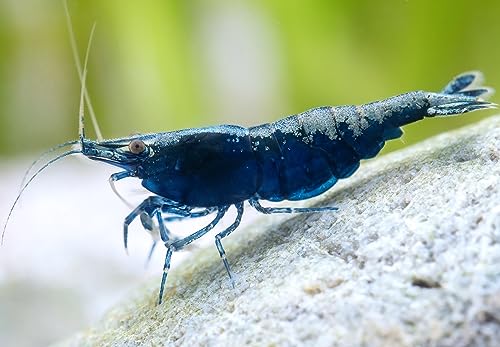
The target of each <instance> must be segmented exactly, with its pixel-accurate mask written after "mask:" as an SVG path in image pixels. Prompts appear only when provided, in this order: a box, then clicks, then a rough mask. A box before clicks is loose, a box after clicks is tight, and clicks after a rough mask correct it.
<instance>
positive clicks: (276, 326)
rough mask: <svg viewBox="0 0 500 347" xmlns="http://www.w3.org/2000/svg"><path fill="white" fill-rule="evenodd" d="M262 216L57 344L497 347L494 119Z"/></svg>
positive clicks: (498, 166) (499, 222)
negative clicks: (332, 209) (286, 210)
mask: <svg viewBox="0 0 500 347" xmlns="http://www.w3.org/2000/svg"><path fill="white" fill-rule="evenodd" d="M314 203H315V204H316V205H335V206H338V207H339V211H338V212H336V213H323V214H312V215H298V216H293V217H290V216H289V217H280V216H262V217H259V218H258V219H257V220H256V221H255V222H254V223H253V224H252V225H251V226H250V227H247V228H241V229H239V230H237V232H235V233H234V234H232V235H231V236H230V237H229V238H228V239H227V240H225V242H224V244H225V245H226V251H227V254H228V259H229V261H230V263H231V265H232V268H233V271H234V272H236V273H237V286H236V289H234V290H233V289H231V288H230V286H229V283H228V279H227V277H226V274H225V271H224V269H223V266H222V263H221V261H220V259H219V257H218V254H217V252H216V250H215V247H209V248H206V249H202V250H198V251H195V252H193V254H191V257H190V259H188V260H187V261H186V262H184V263H183V264H182V265H181V266H179V267H177V268H174V269H173V271H171V275H170V277H169V281H168V284H167V290H166V295H165V298H164V304H162V305H161V306H158V305H157V304H156V300H157V290H158V285H159V283H158V282H159V278H154V279H152V280H151V282H150V283H148V284H147V285H144V287H143V288H141V289H139V290H138V291H137V293H135V294H132V295H131V296H130V298H129V300H128V301H126V302H123V303H122V304H120V305H119V306H117V307H116V308H114V309H112V310H111V311H110V312H109V313H108V314H107V315H106V316H105V317H103V319H102V320H101V321H100V322H99V323H98V324H96V325H95V326H94V327H92V328H90V329H88V330H87V331H85V332H82V333H80V334H78V335H77V336H75V337H73V338H71V339H70V340H68V341H65V342H63V343H61V344H60V345H61V346H74V345H78V346H80V345H81V346H164V345H165V346H181V345H182V346H237V345H251V346H297V345H311V346H312V345H314V346H454V347H457V346H498V343H499V341H500V117H498V116H497V117H493V118H489V119H486V120H484V121H482V122H480V123H477V124H475V125H473V126H471V127H468V128H464V129H462V130H459V131H454V132H450V133H447V134H442V135H440V136H437V137H435V138H432V139H430V140H427V141H425V142H423V143H421V144H418V145H417V146H413V147H411V148H408V149H406V150H404V151H400V152H397V153H392V154H390V155H387V156H383V157H380V158H378V159H376V160H373V161H371V162H368V163H366V164H364V165H363V166H362V167H361V169H360V170H359V171H358V173H356V174H355V175H354V176H353V177H352V178H350V179H348V180H345V182H341V183H339V184H338V185H337V186H335V187H334V189H332V190H330V191H329V192H328V193H326V194H324V195H323V196H322V197H320V198H319V199H317V200H315V202H314Z"/></svg>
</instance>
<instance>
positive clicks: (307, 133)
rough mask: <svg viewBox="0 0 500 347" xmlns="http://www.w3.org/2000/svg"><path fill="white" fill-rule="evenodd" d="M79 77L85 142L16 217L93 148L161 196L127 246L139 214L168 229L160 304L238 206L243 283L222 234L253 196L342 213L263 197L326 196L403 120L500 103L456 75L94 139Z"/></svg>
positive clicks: (256, 201)
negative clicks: (185, 253) (191, 228)
mask: <svg viewBox="0 0 500 347" xmlns="http://www.w3.org/2000/svg"><path fill="white" fill-rule="evenodd" d="M89 45H90V42H89ZM87 57H88V51H87ZM87 57H86V61H87ZM86 61H85V66H86ZM79 75H80V78H81V81H82V89H81V95H80V130H79V133H80V136H79V140H76V141H72V142H68V143H66V144H63V145H59V146H57V147H54V149H51V150H49V151H48V152H46V153H51V152H52V151H53V150H55V149H59V148H61V147H64V146H67V145H73V146H74V145H77V146H79V148H77V149H72V150H69V151H67V152H65V153H63V154H61V155H59V156H57V157H56V158H54V159H52V160H50V161H48V162H47V163H46V164H45V165H43V166H42V167H41V168H40V169H39V170H38V171H36V172H35V174H33V175H32V176H31V177H30V179H29V180H27V182H26V184H24V185H23V187H22V189H21V191H20V193H19V195H18V197H17V198H16V200H15V202H14V204H13V206H12V208H11V210H10V213H9V218H10V215H11V213H12V210H13V209H14V206H15V205H16V203H17V201H18V199H19V197H20V195H21V194H22V192H23V191H24V190H25V188H26V187H27V186H28V185H29V184H30V183H31V181H32V180H33V179H34V178H35V176H36V175H38V174H39V173H40V172H41V171H42V170H44V169H45V168H47V167H48V166H49V165H51V164H52V163H53V162H55V161H57V160H59V159H61V158H64V157H66V156H68V155H72V154H83V155H84V156H86V157H87V158H89V159H92V160H96V161H101V162H104V163H107V164H110V165H113V166H116V167H119V168H120V169H121V170H122V171H119V172H117V173H115V174H113V175H111V177H110V183H111V186H112V188H113V190H114V191H115V192H116V190H115V189H114V182H116V181H119V180H122V179H125V178H137V179H140V180H141V183H142V186H143V187H144V188H146V189H147V190H148V191H150V192H151V193H152V195H151V196H149V197H148V198H146V199H145V200H144V201H143V202H142V203H141V204H140V205H139V206H137V207H136V208H134V209H133V211H132V212H131V213H130V214H129V215H128V216H127V217H126V218H125V221H124V224H123V238H124V246H125V249H127V236H128V227H129V225H130V224H131V223H132V222H133V221H134V220H135V219H136V218H137V217H140V220H141V222H142V225H143V227H144V228H145V229H146V230H147V231H148V232H153V231H154V230H156V229H157V230H158V232H159V236H160V239H161V241H162V242H163V244H164V245H165V247H166V256H165V261H164V265H163V274H162V278H161V284H160V291H159V303H160V304H161V302H162V298H163V292H164V288H165V283H166V280H167V275H168V271H169V269H170V261H171V257H172V254H173V253H174V252H175V251H179V250H181V249H183V248H184V247H186V246H187V245H189V244H190V243H192V242H193V241H195V240H197V239H199V238H200V237H202V236H203V235H205V234H206V233H207V232H209V231H210V230H212V229H213V228H214V227H215V226H216V225H217V224H218V223H219V221H220V220H221V219H222V218H223V217H224V215H225V214H226V212H227V211H228V209H229V208H230V207H231V206H234V207H235V208H236V210H237V216H236V219H235V220H234V222H233V223H232V224H231V225H230V226H229V227H227V228H226V229H224V230H223V231H221V232H219V233H218V234H217V235H216V236H215V245H216V247H217V250H218V252H219V255H220V257H221V259H222V262H223V264H224V267H225V269H226V272H227V273H228V275H229V279H230V281H231V284H232V285H233V286H234V278H233V274H232V271H231V269H230V266H229V262H228V261H227V258H226V254H225V251H224V247H223V245H222V240H223V239H224V238H225V237H227V236H228V235H229V234H231V233H232V232H233V231H234V230H235V229H236V228H237V227H238V225H239V224H240V221H241V218H242V216H243V211H244V208H243V207H244V202H246V201H248V202H249V204H250V205H251V206H252V207H253V208H255V209H256V210H257V211H259V212H261V213H264V214H273V213H311V212H325V211H334V210H337V208H336V207H329V206H327V207H316V208H309V207H308V208H292V207H264V206H262V205H261V201H263V200H264V201H271V202H278V201H283V200H290V201H299V200H306V199H309V198H312V197H315V196H318V195H320V194H322V193H323V192H325V191H327V190H328V189H330V188H331V187H332V186H333V185H335V183H336V182H337V181H338V180H339V179H343V178H347V177H349V176H351V175H352V174H353V173H354V172H355V171H356V170H357V169H358V167H359V163H360V160H362V159H369V158H373V157H374V156H376V155H377V154H378V153H379V152H380V150H381V149H382V147H383V146H384V144H385V142H386V141H388V140H391V139H396V138H399V137H400V136H401V135H402V134H403V132H402V130H401V127H402V126H404V125H406V124H410V123H413V122H416V121H418V120H421V119H423V118H425V117H435V116H448V115H457V114H462V113H467V112H471V111H476V110H480V109H487V108H493V107H495V106H496V105H495V104H493V103H490V102H487V101H484V99H482V98H481V97H483V98H484V97H486V96H488V95H489V94H491V93H492V92H493V89H491V88H487V87H482V86H480V81H481V77H482V75H481V73H479V72H467V73H464V74H461V75H459V76H457V77H455V78H454V79H453V80H452V81H451V82H450V83H449V84H448V85H446V87H445V88H444V89H443V90H442V91H441V92H438V93H433V92H425V91H414V92H409V93H404V94H401V95H398V96H394V97H391V98H388V99H385V100H381V101H375V102H372V103H368V104H365V105H359V106H355V105H347V106H336V107H332V106H323V107H317V108H313V109H310V110H308V111H305V112H303V113H300V114H297V115H292V116H289V117H286V118H283V119H281V120H278V121H276V122H273V123H267V124H262V125H258V126H254V127H250V128H244V127H241V126H237V125H219V126H212V127H206V128H195V129H185V130H179V131H170V132H163V133H152V134H145V135H134V136H130V137H124V138H118V139H113V140H98V141H94V140H90V139H88V138H87V137H86V136H85V132H84V124H83V116H84V115H83V113H84V112H83V108H84V99H85V98H87V99H88V97H87V96H86V88H85V75H86V67H84V70H83V72H81V71H80V69H79ZM88 103H89V102H88V100H87V104H88ZM212 214H215V217H214V218H213V220H212V221H211V222H210V223H209V224H208V225H206V226H205V227H204V228H202V229H200V230H198V231H196V232H194V233H192V234H190V235H189V236H187V237H183V238H177V237H173V236H172V234H171V233H170V231H169V230H168V229H167V227H166V225H165V224H166V223H167V222H169V221H171V220H174V219H185V218H197V217H202V216H207V215H212ZM7 220H8V219H7ZM6 225H7V223H6V224H5V227H6ZM5 227H4V232H5ZM155 245H156V243H154V244H153V248H152V249H151V251H152V250H153V249H154V246H155ZM150 255H151V252H150Z"/></svg>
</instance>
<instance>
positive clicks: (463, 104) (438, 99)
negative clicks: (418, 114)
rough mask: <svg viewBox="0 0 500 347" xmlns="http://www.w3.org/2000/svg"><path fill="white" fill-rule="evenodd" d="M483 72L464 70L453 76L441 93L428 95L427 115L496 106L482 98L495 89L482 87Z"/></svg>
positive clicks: (464, 111) (449, 113) (448, 113)
mask: <svg viewBox="0 0 500 347" xmlns="http://www.w3.org/2000/svg"><path fill="white" fill-rule="evenodd" d="M482 82H483V74H482V73H481V72H479V71H471V72H465V73H463V74H461V75H458V76H457V77H455V78H454V79H453V80H452V81H451V82H450V83H448V84H447V85H446V87H445V88H444V89H443V91H442V92H441V93H431V94H430V95H429V102H430V106H431V107H429V109H428V110H427V116H431V117H433V116H439V115H452V114H460V113H466V112H471V111H476V110H481V109H484V108H496V107H497V105H496V104H494V103H491V102H488V101H485V100H484V99H486V98H488V97H489V96H491V95H492V94H493V93H494V92H495V90H494V89H493V88H490V87H483V86H482V85H481V84H482Z"/></svg>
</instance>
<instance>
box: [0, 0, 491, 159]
mask: <svg viewBox="0 0 500 347" xmlns="http://www.w3.org/2000/svg"><path fill="white" fill-rule="evenodd" d="M68 5H69V10H70V13H71V16H72V18H73V21H74V27H75V28H74V30H75V33H76V37H77V41H78V46H79V50H80V55H82V56H83V54H84V50H85V47H86V44H87V39H88V35H89V31H90V28H91V26H92V24H93V22H94V21H96V22H97V31H96V35H95V40H94V44H93V47H92V50H91V59H90V64H89V72H88V82H87V84H88V89H89V92H90V95H91V98H92V101H93V103H94V106H95V109H96V114H97V117H98V120H99V123H100V125H101V127H102V130H103V133H104V136H105V138H113V137H120V136H126V135H129V134H131V133H135V132H141V133H145V132H160V131H167V130H174V129H178V128H186V127H198V126H206V125H213V124H217V123H233V124H242V125H246V126H248V125H254V124H258V123H262V122H269V121H273V120H276V119H278V118H281V117H283V116H285V115H288V114H292V113H298V112H301V111H304V110H306V109H308V108H311V107H314V106H320V105H337V104H350V103H365V102H369V101H372V100H376V99H380V98H385V97H388V96H391V95H395V94H399V93H402V92H405V91H409V90H415V89H426V90H431V91H434V90H439V89H441V88H442V87H443V86H444V85H445V84H446V83H447V82H448V81H449V80H450V79H451V78H452V77H453V76H454V75H456V74H458V73H461V72H463V71H467V70H472V69H477V70H481V71H483V72H484V74H485V76H486V77H487V85H490V86H493V87H495V86H497V87H498V86H500V69H499V68H498V64H499V62H500V46H499V44H498V38H499V37H500V24H499V20H498V15H499V14H500V1H498V0H489V1H487V0H486V1H481V2H477V3H472V2H470V1H433V0H418V1H416V0H414V1H411V0H409V1H401V0H400V1H392V0H386V1H327V0H323V1H293V0H292V1H290V0H289V1H284V0H283V1H263V0H260V1H230V0H212V1H210V0H208V1H207V0H203V1H200V0H197V1H195V0H192V1H167V0H163V1H159V0H158V1H138V0H127V1H123V0H121V1H118V0H106V1H102V0H92V1H89V0H85V1H83V0H81V1H76V0H68ZM0 47H1V51H0V81H1V83H0V135H1V136H0V155H2V156H13V155H19V154H23V153H31V152H33V151H41V150H43V149H46V148H48V147H51V146H53V145H54V144H57V143H61V142H64V141H66V140H68V139H75V138H76V136H77V124H78V120H77V113H78V103H79V81H78V76H77V73H76V69H75V66H74V62H73V58H72V55H71V49H70V44H69V35H68V32H67V29H66V24H65V16H64V10H63V5H62V1H48V0H46V1H42V0H23V1H17V0H2V1H1V2H0ZM494 100H495V97H494ZM494 112H495V111H485V112H479V113H474V114H472V115H466V116H463V117H456V118H453V119H441V120H438V119H434V120H427V121H425V122H420V123H419V124H414V125H411V126H408V127H406V128H405V132H406V135H405V136H404V143H403V141H392V142H391V144H390V145H389V146H388V150H391V149H395V148H397V147H400V146H403V145H404V144H405V143H406V144H410V143H414V142H417V141H418V140H420V139H422V138H424V137H427V136H430V135H432V134H435V133H439V132H442V131H445V130H447V129H451V128H455V127H459V126H461V125H463V124H466V123H470V122H476V121H478V120H479V119H482V118H484V117H486V116H488V115H492V114H493V113H494ZM88 123H89V124H88V129H87V133H88V134H89V135H91V136H92V134H93V132H92V131H91V130H90V122H88Z"/></svg>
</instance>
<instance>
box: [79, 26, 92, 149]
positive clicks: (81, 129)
mask: <svg viewBox="0 0 500 347" xmlns="http://www.w3.org/2000/svg"><path fill="white" fill-rule="evenodd" d="M94 32H95V23H94V24H93V25H92V30H90V36H89V42H88V44H87V52H86V53H85V61H84V63H83V74H82V77H81V78H82V90H81V93H80V112H79V117H78V118H79V120H80V121H79V125H78V135H79V136H80V141H83V139H84V138H85V128H84V116H85V104H84V102H83V101H84V98H85V91H86V90H87V89H86V88H85V81H86V78H87V63H88V61H89V53H90V46H91V45H92V38H93V37H94ZM82 151H83V145H82Z"/></svg>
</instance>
